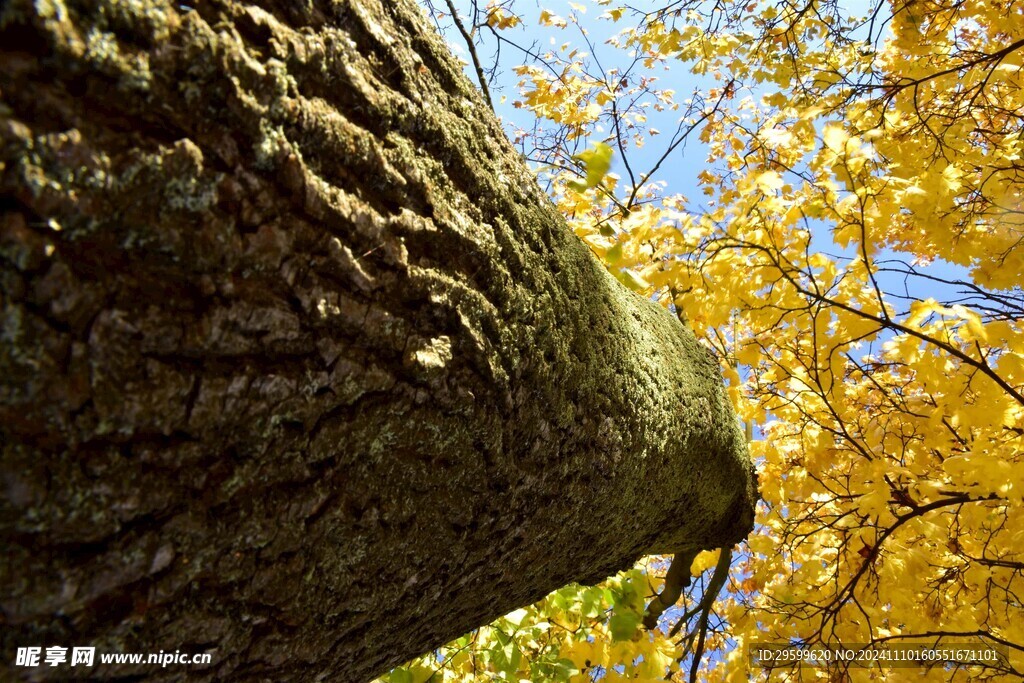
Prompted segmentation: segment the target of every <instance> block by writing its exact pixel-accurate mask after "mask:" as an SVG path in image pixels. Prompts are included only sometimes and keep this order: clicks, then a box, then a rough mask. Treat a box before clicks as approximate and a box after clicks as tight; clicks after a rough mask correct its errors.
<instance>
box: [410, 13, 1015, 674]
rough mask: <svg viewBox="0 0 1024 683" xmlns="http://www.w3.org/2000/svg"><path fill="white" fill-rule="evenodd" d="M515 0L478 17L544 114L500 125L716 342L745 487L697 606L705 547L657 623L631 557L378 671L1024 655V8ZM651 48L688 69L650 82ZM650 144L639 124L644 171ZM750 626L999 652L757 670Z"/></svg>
mask: <svg viewBox="0 0 1024 683" xmlns="http://www.w3.org/2000/svg"><path fill="white" fill-rule="evenodd" d="M652 4H655V3H652ZM845 5H849V7H848V6H845ZM851 8H852V9H851ZM858 8H859V9H858ZM584 11H589V12H590V15H589V18H588V21H590V23H593V21H592V19H593V15H594V13H597V14H600V13H602V12H603V13H604V14H603V19H604V20H606V21H607V22H608V23H609V25H613V27H614V31H615V32H616V35H615V37H614V38H613V39H612V41H611V48H614V49H615V50H616V54H618V55H619V57H620V60H619V63H617V65H616V66H615V67H610V66H609V65H607V64H602V63H601V61H600V60H598V59H597V57H596V56H595V46H594V45H593V44H590V41H591V38H590V36H589V33H588V32H586V31H584V30H583V28H582V27H581V25H580V16H581V14H580V13H582V12H584ZM529 12H536V9H535V8H534V6H533V5H528V4H527V3H521V5H520V4H516V3H513V2H501V3H497V2H492V3H491V4H490V5H489V6H487V7H484V6H477V5H475V4H474V5H473V8H472V11H471V12H470V14H471V15H473V16H471V17H470V21H469V23H470V24H473V25H474V28H475V30H476V33H475V34H474V37H475V39H478V40H480V41H481V42H482V41H484V40H490V41H492V42H493V44H496V45H500V46H502V49H503V54H502V59H505V60H511V61H510V62H509V63H512V64H514V65H515V66H516V69H517V73H518V74H519V76H520V78H521V79H522V88H523V91H522V94H521V95H520V96H519V104H520V106H521V107H524V108H528V109H530V110H532V111H533V112H534V113H535V114H536V115H537V117H538V119H539V120H540V123H539V124H538V125H537V126H536V127H534V128H533V129H528V130H523V131H520V132H519V135H518V138H517V142H518V144H520V145H521V146H522V148H523V151H524V153H525V154H526V155H527V156H528V157H529V158H531V159H532V160H533V161H535V162H538V163H539V164H542V165H541V166H540V167H539V168H540V172H541V174H542V179H543V180H544V181H545V182H547V183H548V186H549V188H550V191H551V194H552V196H553V198H554V200H555V201H556V202H557V204H558V206H559V207H560V208H561V209H562V210H563V212H564V213H565V215H566V217H567V219H568V220H569V222H570V225H571V226H572V228H573V229H574V230H575V231H576V233H577V234H578V235H579V236H580V238H581V239H583V240H584V241H585V242H586V243H587V244H589V245H590V246H591V248H592V249H593V250H594V252H595V253H597V254H598V255H599V256H600V257H601V258H603V259H604V261H605V262H606V263H607V265H608V267H609V269H611V270H612V272H613V273H615V274H616V275H617V276H618V277H619V278H620V279H621V280H622V281H623V282H624V283H626V284H627V285H628V286H630V287H632V288H634V289H636V290H637V291H640V292H642V293H643V294H644V295H646V296H652V297H656V298H657V299H658V300H660V301H662V302H663V303H664V304H665V305H666V306H668V307H672V308H673V310H675V311H677V312H678V313H679V315H680V317H681V318H682V319H684V320H685V321H687V324H690V325H692V326H693V328H694V330H695V331H696V333H697V335H698V337H699V338H702V339H703V340H704V341H705V343H706V344H707V345H708V347H709V348H710V349H712V350H713V352H714V353H715V354H716V355H717V357H718V358H719V359H720V360H721V363H722V368H723V371H724V372H725V373H726V376H727V378H728V382H729V385H730V393H731V396H732V399H733V401H734V403H735V406H736V409H737V412H738V413H739V415H741V417H742V419H743V420H744V421H745V422H746V423H747V425H748V430H749V431H748V433H749V434H750V436H751V450H752V453H753V454H754V456H755V458H756V460H757V462H758V466H759V477H760V482H761V490H762V495H763V498H764V501H763V504H762V505H761V506H760V509H759V517H758V524H757V528H756V530H755V532H754V534H753V535H751V537H750V538H749V540H748V542H747V543H746V544H745V545H744V546H741V547H738V548H737V549H735V551H734V555H733V562H732V566H731V572H730V575H729V580H728V581H727V582H726V584H725V589H724V590H723V591H722V593H721V594H720V595H719V596H718V598H717V601H716V602H715V603H714V608H713V610H712V611H711V613H710V616H709V618H706V619H705V620H704V622H703V623H700V621H701V615H700V614H699V611H698V610H694V609H693V608H694V607H695V606H696V605H697V604H698V603H699V601H700V600H701V598H702V596H703V592H702V591H703V590H704V589H705V588H706V587H707V585H708V583H709V581H710V576H711V573H712V569H713V567H714V565H715V562H716V557H717V556H716V554H715V553H704V554H702V555H700V556H698V558H697V560H696V561H695V562H694V564H693V566H692V567H691V573H692V575H693V576H694V577H696V580H695V581H694V583H693V585H692V586H691V588H690V590H689V591H688V593H686V594H684V597H683V601H682V602H681V603H680V605H679V606H678V608H676V609H675V610H669V611H668V612H666V614H665V615H664V617H663V619H662V625H661V626H660V627H659V628H658V629H654V630H646V629H644V628H643V627H642V625H641V619H642V615H643V611H644V605H645V604H646V603H647V602H649V601H650V599H651V598H652V596H653V595H654V594H655V593H657V591H658V590H660V588H661V583H662V581H663V575H664V571H665V568H666V566H667V562H666V560H665V559H664V558H648V559H647V560H645V561H644V562H643V563H641V564H640V565H638V566H637V567H636V568H634V569H633V570H631V571H629V572H626V573H624V574H622V575H620V576H618V577H615V578H613V579H611V580H610V581H608V582H607V583H606V584H604V585H603V586H600V587H593V588H588V587H579V586H570V587H567V588H564V589H562V590H560V591H558V592H556V593H554V594H552V595H551V596H549V597H548V598H547V599H546V600H544V601H543V602H541V603H539V604H537V605H534V606H532V607H529V608H526V609H523V610H519V611H517V612H515V613H513V614H511V615H508V616H507V617H505V618H504V619H502V620H499V621H498V622H495V623H494V624H492V625H490V626H487V627H484V628H482V629H480V630H478V631H477V632H474V633H473V634H469V635H467V636H465V637H464V638H462V639H460V640H459V641H457V642H456V643H453V644H451V645H449V646H447V647H446V648H442V649H441V650H439V651H438V652H435V653H432V654H430V655H428V656H426V657H424V658H422V659H421V660H418V661H417V662H414V663H412V664H411V665H410V666H409V667H407V668H403V669H400V670H397V671H395V672H393V673H392V674H391V675H390V680H391V681H394V682H398V681H423V680H427V678H429V677H430V676H433V678H432V680H437V681H440V680H469V679H473V678H474V677H477V678H478V679H479V680H487V679H490V678H497V679H503V680H520V679H526V680H537V681H547V680H566V681H569V680H572V681H576V680H580V681H582V680H592V679H594V680H596V679H600V680H607V681H616V680H663V679H664V678H665V677H666V675H672V676H676V677H678V678H680V679H683V678H685V677H687V676H690V674H691V667H695V668H694V670H693V675H694V676H695V677H697V678H699V679H701V680H708V681H718V680H730V681H741V680H743V681H745V680H748V679H749V678H750V677H751V676H754V677H760V678H762V679H763V678H769V677H770V678H771V679H772V680H812V679H821V680H836V681H841V680H855V681H859V680H886V681H899V680H904V679H906V680H922V677H924V678H926V679H927V680H968V679H970V680H975V679H993V680H1019V679H1020V678H1021V677H1022V676H1024V608H1022V600H1024V593H1022V591H1024V514H1022V507H1024V462H1022V459H1024V329H1022V321H1024V294H1022V291H1021V287H1022V284H1024V245H1022V242H1024V204H1022V188H1024V160H1022V158H1024V157H1022V155H1024V113H1022V112H1024V89H1022V86H1024V72H1022V64H1024V38H1022V37H1024V6H1021V5H1020V4H1018V3H1012V2H1005V1H1003V2H992V1H989V0H972V1H971V2H953V1H951V0H909V1H906V0H891V1H890V2H877V1H876V2H872V3H870V4H869V5H864V4H862V3H858V4H856V5H855V6H854V3H842V2H830V1H827V0H826V1H819V0H794V1H791V0H782V1H781V2H759V1H755V2H731V1H730V0H721V1H719V2H715V3H710V2H698V1H696V0H682V1H678V2H667V1H666V2H664V3H663V6H661V7H659V8H656V9H653V10H650V11H646V12H641V11H639V10H635V9H630V8H626V7H620V6H617V5H616V3H614V2H611V1H600V2H594V3H590V4H588V5H586V6H583V5H579V6H576V8H575V9H573V10H572V11H571V12H569V13H566V14H565V15H564V16H556V15H554V14H552V12H550V11H543V12H541V13H540V15H539V17H538V16H536V15H535V14H528V13H529ZM528 21H531V22H533V21H537V22H539V23H540V24H542V25H546V26H547V27H548V28H549V30H550V31H552V32H553V33H554V34H555V35H556V36H557V40H556V43H564V45H562V47H561V48H557V47H556V48H553V49H551V50H550V51H545V52H541V51H539V50H537V49H533V48H530V47H529V46H521V45H519V44H518V43H517V42H516V38H515V36H514V35H513V36H510V35H508V34H512V33H513V32H514V31H516V30H519V29H520V28H521V26H520V24H522V23H524V22H528ZM516 48H518V51H517V49H516ZM602 50H603V52H602V54H603V55H605V56H607V54H608V50H609V47H607V46H605V47H603V48H602ZM516 60H518V61H516ZM605 61H607V60H606V59H605ZM665 67H667V68H668V70H669V73H672V72H678V71H684V70H685V71H688V72H690V73H691V74H695V75H696V76H697V77H698V78H699V80H698V81H697V82H698V83H699V84H700V85H699V86H698V87H697V89H696V90H695V91H694V92H693V93H678V92H674V91H673V90H670V89H668V88H663V87H661V86H660V81H659V80H658V78H659V77H661V78H662V80H667V78H666V77H665V76H664V74H665V71H664V68H665ZM658 112H675V117H676V119H675V120H676V126H677V127H676V128H675V130H666V131H664V132H662V131H658V130H653V129H652V124H651V123H650V122H649V119H650V118H653V116H654V115H655V114H657V113H658ZM697 136H699V139H700V141H702V142H703V149H705V150H706V159H697V158H694V157H693V154H692V151H691V153H690V155H689V156H688V157H686V160H685V164H687V165H688V166H689V167H690V168H693V167H698V168H699V169H702V170H700V172H699V181H700V185H701V188H702V190H703V194H704V195H705V196H704V197H700V198H697V197H695V198H691V199H692V200H688V199H686V198H684V197H682V196H681V195H677V194H673V193H672V191H671V183H670V182H667V181H669V180H671V177H672V172H671V168H672V166H673V165H678V164H681V163H684V162H683V158H682V157H680V156H679V154H678V152H679V151H680V150H681V149H682V146H683V145H684V143H685V142H686V141H687V139H691V140H692V142H693V143H694V144H695V143H696V140H695V139H694V138H696V137H697ZM644 145H647V146H648V147H655V148H656V149H658V150H659V151H658V152H657V153H656V154H654V155H653V156H652V155H651V154H649V153H648V154H646V155H645V156H644V158H645V159H646V160H647V163H646V167H644V168H641V167H640V163H639V161H638V159H639V158H640V155H639V152H638V150H639V148H640V147H642V146H644ZM609 164H610V165H611V166H610V167H611V170H612V171H614V173H609ZM680 620H682V621H680ZM704 637H706V650H707V651H706V652H705V653H704V656H703V657H701V658H700V660H699V661H695V659H696V658H695V656H694V655H695V653H696V651H697V650H698V648H697V647H696V644H697V642H698V641H697V639H698V638H704ZM758 642H794V643H801V644H807V645H833V646H837V645H842V644H849V643H857V644H876V645H882V644H892V643H929V644H951V643H981V644H987V645H993V646H998V649H999V650H1000V652H1002V653H1004V655H1005V656H1004V657H1001V658H1000V659H999V660H998V661H989V662H986V663H984V664H982V665H977V666H963V667H953V666H941V665H940V666H937V667H934V668H933V669H930V670H922V669H920V668H917V669H915V668H894V667H881V666H868V667H851V666H848V665H843V664H833V665H831V666H823V667H817V668H808V667H803V668H800V667H789V668H785V669H780V670H775V671H773V672H769V671H767V670H765V669H759V668H751V665H750V663H749V661H748V657H747V652H748V650H747V648H748V647H749V646H750V645H751V644H753V643H758Z"/></svg>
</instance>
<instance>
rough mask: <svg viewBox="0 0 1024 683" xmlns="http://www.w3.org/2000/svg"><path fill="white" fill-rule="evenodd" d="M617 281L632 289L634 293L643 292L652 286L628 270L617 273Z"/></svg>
mask: <svg viewBox="0 0 1024 683" xmlns="http://www.w3.org/2000/svg"><path fill="white" fill-rule="evenodd" d="M615 279H616V280H618V281H619V282H621V283H622V284H624V285H626V286H627V287H629V288H630V289H632V290H633V291H634V292H643V291H644V290H646V289H647V288H648V287H650V286H651V284H650V283H649V282H647V280H645V279H643V278H642V277H640V276H639V275H637V274H636V273H632V272H630V271H628V270H620V271H618V272H616V273H615Z"/></svg>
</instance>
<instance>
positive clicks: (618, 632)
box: [608, 611, 640, 642]
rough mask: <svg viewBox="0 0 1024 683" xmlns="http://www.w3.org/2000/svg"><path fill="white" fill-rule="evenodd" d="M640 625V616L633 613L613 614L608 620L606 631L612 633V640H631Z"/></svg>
mask: <svg viewBox="0 0 1024 683" xmlns="http://www.w3.org/2000/svg"><path fill="white" fill-rule="evenodd" d="M639 625H640V615H639V614H638V613H636V612H633V611H628V612H619V613H618V614H613V615H612V618H611V619H609V620H608V630H609V631H611V632H612V640H613V641H616V642H617V641H620V640H631V639H632V638H633V634H634V633H636V628H637V626H639Z"/></svg>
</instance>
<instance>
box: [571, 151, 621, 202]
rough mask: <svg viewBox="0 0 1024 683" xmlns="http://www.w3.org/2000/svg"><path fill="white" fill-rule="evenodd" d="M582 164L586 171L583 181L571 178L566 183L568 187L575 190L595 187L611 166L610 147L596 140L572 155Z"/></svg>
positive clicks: (584, 190)
mask: <svg viewBox="0 0 1024 683" xmlns="http://www.w3.org/2000/svg"><path fill="white" fill-rule="evenodd" d="M572 158H573V159H575V160H576V161H578V162H580V163H581V164H583V169H584V171H585V173H586V177H585V181H583V182H580V181H578V180H573V181H571V182H569V183H568V185H569V187H570V188H572V189H573V190H576V191H577V192H586V191H587V190H589V189H590V188H592V187H597V186H598V185H600V184H601V181H602V180H604V177H605V176H606V175H607V174H608V169H610V168H611V167H612V148H611V147H609V146H608V145H606V144H605V143H603V142H598V143H597V144H596V145H594V146H593V147H591V148H590V149H588V150H584V151H582V152H580V153H579V154H575V155H573V157H572Z"/></svg>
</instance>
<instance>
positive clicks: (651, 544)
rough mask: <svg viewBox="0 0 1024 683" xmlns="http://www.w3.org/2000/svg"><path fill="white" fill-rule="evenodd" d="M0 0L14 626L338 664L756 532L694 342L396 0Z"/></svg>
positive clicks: (21, 634)
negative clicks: (616, 270) (581, 232)
mask: <svg viewBox="0 0 1024 683" xmlns="http://www.w3.org/2000/svg"><path fill="white" fill-rule="evenodd" d="M2 12H3V14H2V15H0V57H2V59H0V197H2V199H0V211H2V214H0V264H2V270H0V278H2V279H0V286H2V294H3V300H2V328H0V335H2V339H3V343H2V346H0V377H2V379H0V425H2V426H0V429H2V432H3V446H2V448H3V451H2V477H3V478H2V482H3V486H4V487H5V495H4V497H3V500H2V502H0V529H2V533H3V538H4V542H5V553H4V554H3V559H2V560H0V586H2V593H0V610H2V614H3V618H4V620H5V624H6V625H5V628H4V630H3V635H2V636H0V640H2V642H3V646H4V651H7V652H13V648H15V647H17V646H24V645H31V644H34V643H40V642H46V643H65V644H69V643H78V644H89V645H94V646H96V647H97V648H98V649H99V650H101V651H147V650H152V651H157V650H160V649H164V650H174V649H181V650H182V651H189V650H191V651H210V652H212V653H213V655H214V657H213V664H212V665H211V666H210V667H209V668H207V669H202V670H199V669H195V670H191V669H190V670H189V672H188V674H189V676H190V677H193V678H197V680H198V679H204V678H205V679H208V680H231V679H234V680H250V679H253V680H255V679H260V680H262V679H265V678H273V679H274V680H305V679H307V678H317V677H326V678H328V679H330V680H339V681H361V680H366V679H368V678H370V677H372V676H373V675H375V674H378V673H380V672H382V671H384V670H386V669H387V668H388V667H389V666H392V665H394V664H397V663H400V662H402V661H404V660H406V659H408V658H409V657H411V656H414V655H416V654H419V653H420V652H423V651H425V650H427V649H429V648H430V647H434V646H437V645H438V644H440V643H443V642H445V641H447V640H449V639H451V638H453V637H456V636H458V635H460V634H461V633H463V632H465V631H466V630H468V629H470V628H472V627H474V626H476V625H479V624H480V623H483V622H486V621H488V620H490V619H493V618H494V617H496V616H498V615H500V614H502V613H504V612H507V611H509V610H511V609H513V608H515V607H518V606H520V605H523V604H526V603H529V602H531V601H534V600H537V599H539V598H540V597H542V596H543V595H544V594H546V593H547V592H548V591H550V590H552V589H554V588H557V587H559V586H561V585H563V584H565V583H568V582H570V581H574V580H578V581H585V582H594V581H597V580H600V579H601V578H604V577H605V576H607V575H608V574H610V573H613V572H614V571H616V570H618V569H620V568H623V567H624V566H627V565H629V564H630V563H631V562H633V561H634V560H635V559H636V558H637V557H638V556H640V555H642V554H644V553H653V552H674V551H675V550H678V549H681V548H685V547H692V546H700V547H717V546H721V545H724V544H731V543H733V542H735V541H737V540H739V539H740V538H742V537H743V536H744V535H745V534H746V533H747V531H748V530H749V528H750V525H751V521H752V510H753V504H754V499H755V496H756V492H755V490H754V483H753V477H752V474H751V466H750V461H749V458H748V456H747V455H746V451H745V447H744V443H743V438H742V435H741V434H740V432H739V430H738V428H737V425H736V422H735V419H734V417H733V415H732V412H731V410H730V407H729V405H728V401H727V400H726V398H725V396H724V393H723V391H722V387H721V379H720V376H719V374H718V371H717V367H716V365H715V364H714V362H712V360H710V359H709V358H708V357H707V356H706V355H705V354H704V353H703V352H702V350H701V348H700V346H699V345H698V344H697V343H696V341H695V340H694V338H693V335H692V333H691V332H690V331H689V330H687V329H686V328H684V327H683V326H681V325H679V324H678V322H676V321H675V320H674V319H673V318H672V317H671V316H669V315H668V314H667V313H666V312H665V311H663V310H661V309H660V308H658V307H657V306H656V305H654V304H653V303H651V302H649V301H646V300H644V299H642V298H641V297H638V296H636V295H634V294H632V293H630V292H628V291H626V290H625V289H623V288H622V287H620V286H619V285H618V284H617V283H616V282H615V281H614V279H613V278H612V277H611V276H610V275H609V274H608V273H607V272H605V271H604V270H603V268H602V267H601V266H600V264H599V263H597V261H596V260H595V259H594V258H593V257H592V255H591V254H590V253H589V252H588V250H587V249H586V248H585V247H584V246H583V245H582V244H581V243H579V242H578V241H577V240H576V238H575V237H573V236H572V235H571V234H570V233H569V231H568V230H567V229H566V227H565V225H564V223H563V221H562V220H561V218H560V217H559V216H558V215H557V212H556V211H555V210H554V208H553V207H552V206H551V204H550V202H548V201H547V199H546V198H545V197H544V196H543V194H542V192H541V191H540V190H539V188H538V187H537V185H536V183H535V182H534V180H533V179H532V177H531V176H530V174H529V171H528V170H527V169H526V168H525V167H524V165H523V163H522V161H521V160H520V159H519V157H518V156H517V155H516V153H515V151H514V150H513V149H512V148H511V146H510V145H509V144H508V142H507V141H506V140H505V138H504V136H503V134H502V131H501V129H500V126H499V124H498V122H497V121H496V120H495V119H494V118H493V116H492V115H490V114H489V113H487V112H486V110H485V108H484V107H483V106H482V103H481V100H480V98H479V96H478V94H477V93H476V92H475V91H474V90H473V88H472V87H471V86H470V85H469V83H468V82H467V81H466V80H465V78H464V77H463V76H462V74H461V72H460V71H459V69H458V67H457V65H456V64H455V63H454V61H453V60H452V59H451V58H450V56H449V55H448V54H447V51H446V49H445V47H444V45H443V43H442V42H441V41H440V39H439V38H438V37H437V36H436V35H435V34H434V33H433V32H432V31H431V30H430V29H429V28H428V27H427V26H426V24H425V22H424V21H423V17H422V16H420V12H419V10H418V8H417V7H415V5H413V3H412V2H410V1H403V2H396V3H391V2H380V1H375V0H360V1H356V0H349V1H335V2H310V3H291V2H270V1H267V2H262V3H259V5H258V6H257V5H255V4H246V3H242V2H236V1H234V0H217V1H210V2H202V3H194V4H193V5H189V4H180V3H171V2H161V1H160V0H147V1H144V2H143V1H141V0H140V1H138V2H115V1H114V0H47V1H46V2H36V3H31V2H28V0H11V2H8V3H6V4H5V6H4V8H3V10H2ZM68 671H69V669H62V670H60V669H58V670H48V671H36V672H35V673H34V674H33V675H39V676H44V677H45V676H47V675H49V676H58V677H60V676H66V675H67V674H68ZM141 674H145V675H146V676H147V677H151V678H153V679H154V680H160V679H161V677H163V678H167V679H170V678H176V677H178V676H180V675H181V673H180V671H171V670H169V669H166V670H151V669H146V668H138V667H137V668H134V669H133V668H131V667H108V668H100V669H94V670H91V671H89V675H92V676H96V675H100V676H122V675H141Z"/></svg>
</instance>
